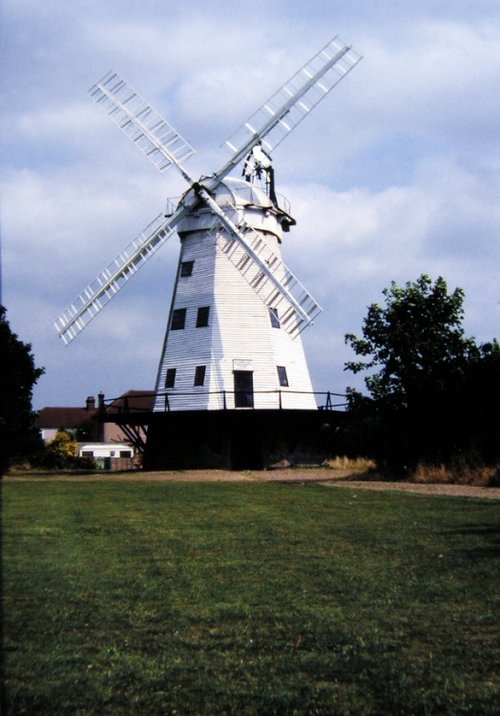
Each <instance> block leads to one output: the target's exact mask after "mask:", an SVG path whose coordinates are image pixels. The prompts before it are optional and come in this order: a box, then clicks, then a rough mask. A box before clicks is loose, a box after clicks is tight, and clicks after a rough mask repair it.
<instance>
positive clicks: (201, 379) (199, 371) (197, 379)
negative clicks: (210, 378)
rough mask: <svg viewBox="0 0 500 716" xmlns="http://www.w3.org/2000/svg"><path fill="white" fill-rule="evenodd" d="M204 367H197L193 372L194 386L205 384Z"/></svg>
mask: <svg viewBox="0 0 500 716" xmlns="http://www.w3.org/2000/svg"><path fill="white" fill-rule="evenodd" d="M206 368H207V366H206V365H197V366H196V370H195V372H194V384H195V385H204V384H205V372H206Z"/></svg>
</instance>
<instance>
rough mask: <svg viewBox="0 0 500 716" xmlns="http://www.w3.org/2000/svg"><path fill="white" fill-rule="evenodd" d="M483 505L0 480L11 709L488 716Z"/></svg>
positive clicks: (489, 589) (494, 645)
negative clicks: (482, 715)
mask: <svg viewBox="0 0 500 716" xmlns="http://www.w3.org/2000/svg"><path fill="white" fill-rule="evenodd" d="M498 513H499V503H498V502H496V501H494V500H479V499H477V500H475V499H465V498H450V497H427V496H425V497H424V496H420V495H409V494H401V493H396V492H367V491H361V490H355V489H348V488H345V489H344V488H335V489H332V488H327V487H325V486H321V485H315V484H307V485H304V484H269V483H268V484H262V483H261V484H252V483H250V484H248V483H240V484H230V483H212V484H209V483H205V484H203V483H161V482H155V483H153V482H126V481H120V480H119V479H118V480H117V482H99V481H88V482H70V481H67V482H57V481H51V480H50V479H47V480H40V479H38V480H33V481H28V482H17V483H16V482H9V481H6V482H4V483H3V484H2V536H3V622H4V624H3V626H4V642H3V672H4V674H3V675H4V680H5V683H6V689H5V694H4V702H5V703H4V706H7V708H8V711H7V713H8V714H30V715H31V714H50V715H51V716H54V715H57V714H80V715H82V714H99V715H101V714H144V715H149V714H174V713H176V714H259V715H260V714H352V715H353V716H354V715H355V716H360V715H362V714H474V715H475V716H476V715H478V714H494V713H495V714H497V713H498V701H497V699H498V694H499V688H498V687H499V679H498V672H497V675H496V676H495V660H498V652H499V649H498V641H497V635H498V632H497V627H498V623H497V622H496V616H497V615H498V603H496V602H495V589H496V588H497V586H498V571H499V570H498V555H497V557H496V556H495V552H494V539H495V536H496V534H497V533H496V528H497V526H498Z"/></svg>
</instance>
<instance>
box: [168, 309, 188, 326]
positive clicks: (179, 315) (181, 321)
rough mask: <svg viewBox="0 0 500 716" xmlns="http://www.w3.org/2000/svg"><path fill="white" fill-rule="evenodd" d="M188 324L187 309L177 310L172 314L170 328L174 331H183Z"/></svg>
mask: <svg viewBox="0 0 500 716" xmlns="http://www.w3.org/2000/svg"><path fill="white" fill-rule="evenodd" d="M185 324H186V309H185V308H176V309H175V310H174V312H173V313H172V325H171V326H170V327H171V329H172V330H173V331H182V329H183V328H184V326H185Z"/></svg>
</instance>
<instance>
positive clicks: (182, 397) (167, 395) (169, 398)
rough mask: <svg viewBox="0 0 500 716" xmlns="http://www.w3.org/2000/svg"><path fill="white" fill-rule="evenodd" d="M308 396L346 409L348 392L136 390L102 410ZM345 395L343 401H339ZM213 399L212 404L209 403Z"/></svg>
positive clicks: (254, 404)
mask: <svg viewBox="0 0 500 716" xmlns="http://www.w3.org/2000/svg"><path fill="white" fill-rule="evenodd" d="M305 396H309V397H312V398H313V399H314V402H315V403H316V407H317V408H318V410H343V409H345V407H346V405H347V402H346V395H345V394H344V393H334V392H331V391H324V392H319V391H314V392H309V391H297V390H289V389H287V390H265V391H264V390H260V391H259V390H254V391H245V390H239V391H230V390H219V391H200V390H197V391H186V392H183V391H161V392H159V393H154V392H152V391H151V392H148V393H144V394H140V393H134V394H133V395H131V396H128V395H124V396H121V397H120V398H113V399H108V400H104V396H103V397H102V400H101V401H100V408H101V411H103V412H105V413H107V414H108V415H121V416H123V415H124V414H131V413H145V412H151V411H152V410H153V409H154V410H155V412H162V411H164V412H170V411H177V410H203V409H207V408H208V409H211V410H239V409H263V410H290V409H300V408H302V407H303V405H304V403H307V401H305V400H304V397H305ZM339 399H341V402H340V401H339ZM209 403H210V405H209Z"/></svg>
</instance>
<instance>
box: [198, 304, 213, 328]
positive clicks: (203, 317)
mask: <svg viewBox="0 0 500 716" xmlns="http://www.w3.org/2000/svg"><path fill="white" fill-rule="evenodd" d="M209 315H210V306H202V308H199V309H198V315H197V316H196V328H204V327H205V326H208V316H209Z"/></svg>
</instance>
